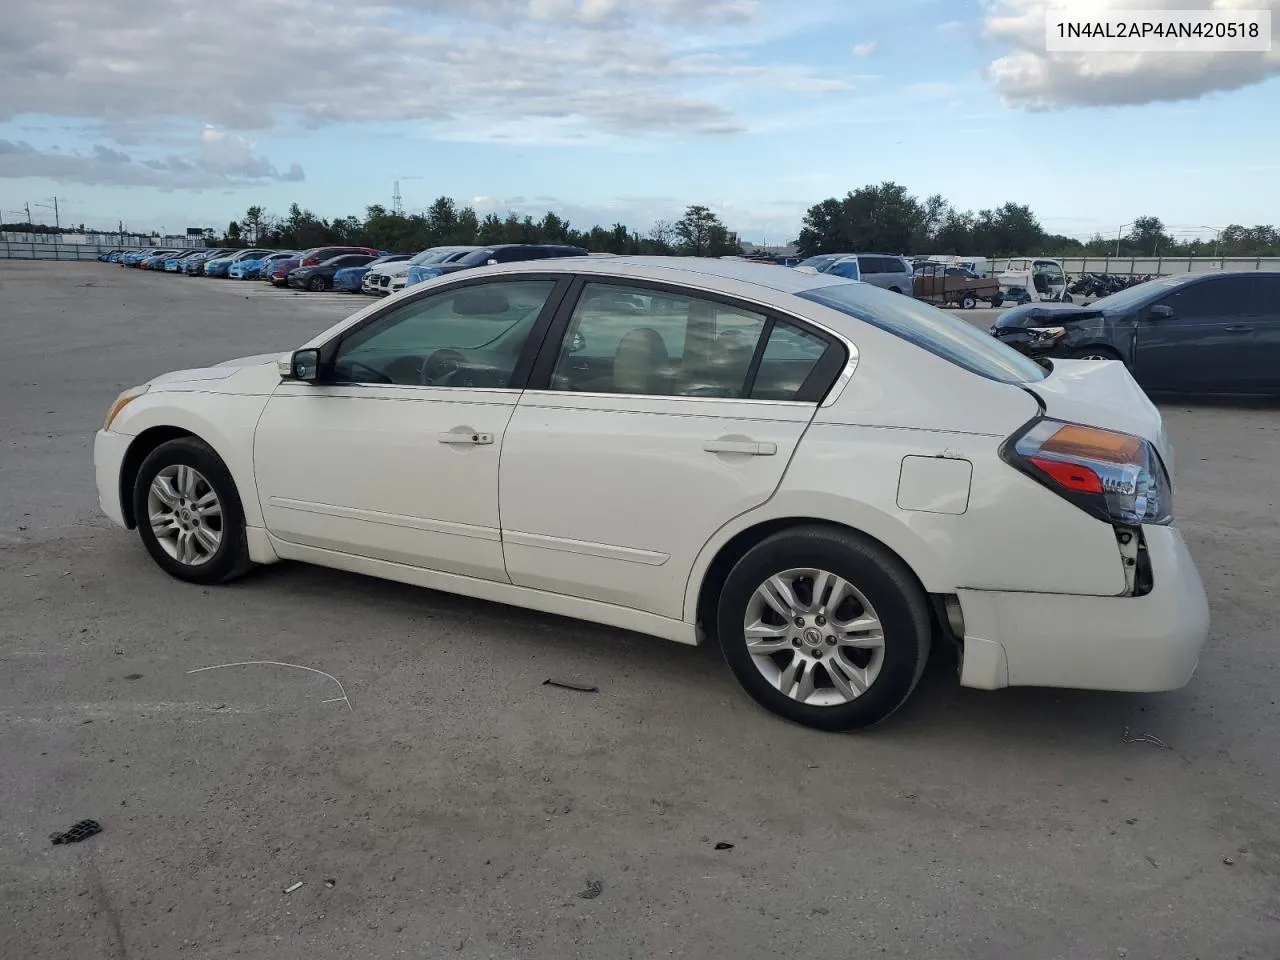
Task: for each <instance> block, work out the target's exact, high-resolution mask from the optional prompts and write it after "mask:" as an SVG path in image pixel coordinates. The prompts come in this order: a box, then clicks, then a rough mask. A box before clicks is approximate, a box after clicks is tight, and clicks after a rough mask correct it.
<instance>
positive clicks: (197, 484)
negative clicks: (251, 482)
mask: <svg viewBox="0 0 1280 960" xmlns="http://www.w3.org/2000/svg"><path fill="white" fill-rule="evenodd" d="M133 515H134V517H136V518H137V522H138V533H139V535H140V536H141V537H142V542H143V544H144V545H145V546H146V548H147V552H148V553H150V554H151V557H152V559H154V560H155V562H156V563H157V564H159V565H160V567H161V568H162V569H163V570H164V571H165V572H166V573H168V574H170V575H171V576H174V577H177V578H178V579H179V580H187V581H190V582H192V583H221V582H222V581H224V580H230V579H232V578H234V577H238V576H240V575H241V574H243V573H244V572H245V571H247V570H248V569H249V567H250V566H251V563H250V561H249V547H248V543H247V542H246V540H245V532H244V510H243V508H242V506H241V504H240V496H239V493H238V492H237V491H236V485H235V482H234V481H233V480H232V479H231V473H230V472H229V471H228V470H227V467H226V464H224V463H223V462H222V460H221V458H220V457H219V456H218V455H217V454H216V453H215V452H214V451H213V448H211V447H210V446H209V445H208V444H206V443H205V442H204V441H202V440H197V439H196V438H195V437H182V438H180V439H177V440H170V441H169V442H168V443H162V444H161V445H160V446H158V447H156V449H155V450H153V451H151V453H150V455H148V456H147V458H146V459H145V460H144V461H143V462H142V467H141V469H139V471H138V476H137V479H136V480H135V481H134V486H133Z"/></svg>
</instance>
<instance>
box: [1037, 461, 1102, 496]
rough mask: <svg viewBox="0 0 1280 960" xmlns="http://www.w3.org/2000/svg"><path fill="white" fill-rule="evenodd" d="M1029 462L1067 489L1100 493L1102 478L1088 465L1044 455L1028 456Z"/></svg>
mask: <svg viewBox="0 0 1280 960" xmlns="http://www.w3.org/2000/svg"><path fill="white" fill-rule="evenodd" d="M1027 459H1028V460H1029V461H1030V462H1031V463H1034V464H1035V465H1036V466H1037V467H1039V468H1040V469H1041V470H1043V471H1044V472H1045V473H1047V474H1048V475H1049V476H1051V477H1053V479H1055V480H1057V481H1058V482H1059V483H1060V484H1062V485H1063V486H1064V487H1066V488H1067V489H1068V490H1075V491H1077V492H1078V493H1101V492H1102V479H1101V478H1100V477H1099V476H1098V475H1097V474H1096V473H1094V472H1093V471H1092V470H1090V469H1089V468H1088V467H1085V466H1081V465H1080V464H1078V463H1065V462H1063V461H1061V460H1047V459H1045V458H1044V457H1028V458H1027Z"/></svg>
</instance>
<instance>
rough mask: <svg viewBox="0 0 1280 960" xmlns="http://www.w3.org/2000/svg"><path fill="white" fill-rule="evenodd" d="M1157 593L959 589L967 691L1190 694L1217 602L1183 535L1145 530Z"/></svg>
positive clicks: (1168, 530) (963, 680)
mask: <svg viewBox="0 0 1280 960" xmlns="http://www.w3.org/2000/svg"><path fill="white" fill-rule="evenodd" d="M1144 533H1145V536H1146V541H1147V550H1148V553H1149V555H1150V558H1151V569H1152V575H1153V582H1154V586H1153V588H1152V590H1151V592H1150V593H1149V594H1147V595H1146V596H1145V597H1082V596H1074V595H1066V594H1052V593H1000V592H996V591H989V590H960V591H957V593H958V596H959V599H960V607H961V609H962V610H963V611H964V622H965V640H964V663H963V666H962V668H961V673H960V683H961V685H962V686H966V687H978V688H981V689H985V690H994V689H997V688H1000V687H1019V686H1031V687H1073V688H1077V689H1083V690H1118V691H1128V692H1133V693H1150V692H1155V691H1161V690H1176V689H1178V688H1179V687H1182V686H1185V685H1186V683H1187V681H1189V680H1190V679H1191V675H1192V674H1193V673H1195V669H1196V665H1197V664H1198V663H1199V661H1200V651H1201V650H1202V649H1203V648H1204V644H1205V640H1206V639H1207V638H1208V634H1209V603H1208V600H1207V599H1206V598H1205V593H1204V586H1203V584H1202V583H1201V582H1200V574H1199V572H1198V571H1197V570H1196V566H1195V563H1194V561H1192V559H1191V554H1190V553H1189V552H1188V551H1187V547H1186V544H1185V543H1184V542H1183V540H1182V535H1181V534H1180V533H1179V532H1178V531H1177V530H1176V529H1174V528H1172V527H1145V528H1144Z"/></svg>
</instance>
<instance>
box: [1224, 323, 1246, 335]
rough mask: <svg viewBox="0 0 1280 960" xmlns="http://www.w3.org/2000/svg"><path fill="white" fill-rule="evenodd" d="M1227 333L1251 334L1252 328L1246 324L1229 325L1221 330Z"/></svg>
mask: <svg viewBox="0 0 1280 960" xmlns="http://www.w3.org/2000/svg"><path fill="white" fill-rule="evenodd" d="M1222 329H1223V330H1225V331H1227V333H1252V332H1253V327H1251V326H1249V324H1247V323H1229V324H1227V325H1226V326H1225V327H1223V328H1222Z"/></svg>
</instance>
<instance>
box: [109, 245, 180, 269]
mask: <svg viewBox="0 0 1280 960" xmlns="http://www.w3.org/2000/svg"><path fill="white" fill-rule="evenodd" d="M173 252H176V251H166V250H161V249H160V248H159V247H149V248H147V249H146V250H131V251H129V252H128V253H126V254H124V256H122V257H121V258H120V265H121V266H122V267H136V266H137V265H138V264H139V263H141V262H142V261H143V260H145V259H146V258H147V257H154V256H155V255H156V254H157V253H173Z"/></svg>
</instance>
